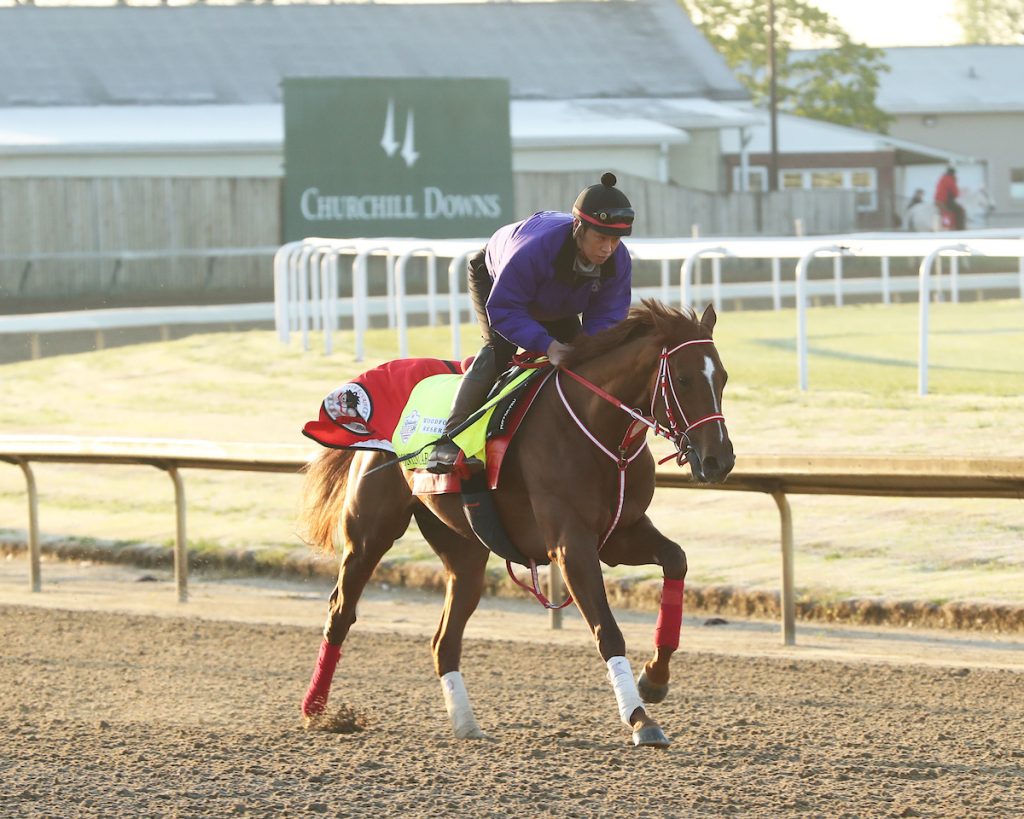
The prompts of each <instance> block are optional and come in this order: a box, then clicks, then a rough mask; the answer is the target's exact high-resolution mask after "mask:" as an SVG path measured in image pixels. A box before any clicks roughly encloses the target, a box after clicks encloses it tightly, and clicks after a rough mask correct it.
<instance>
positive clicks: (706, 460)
mask: <svg viewBox="0 0 1024 819" xmlns="http://www.w3.org/2000/svg"><path fill="white" fill-rule="evenodd" d="M716 449H718V450H720V451H718V452H708V453H705V454H704V457H701V454H700V453H699V452H698V451H697V450H696V449H690V450H689V451H688V452H687V458H688V461H689V463H690V471H691V473H692V474H693V478H694V480H696V481H698V482H699V483H721V482H722V481H724V480H725V479H726V478H727V477H729V473H730V472H732V468H733V467H734V466H736V456H735V454H734V453H733V450H732V441H729V440H726V441H725V442H724V443H723V445H722V446H720V447H716Z"/></svg>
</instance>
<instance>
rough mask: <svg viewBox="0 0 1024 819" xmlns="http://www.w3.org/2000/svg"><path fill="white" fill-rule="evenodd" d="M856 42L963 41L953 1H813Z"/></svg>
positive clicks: (924, 43)
mask: <svg viewBox="0 0 1024 819" xmlns="http://www.w3.org/2000/svg"><path fill="white" fill-rule="evenodd" d="M811 2H813V3H814V4H815V5H816V6H817V7H818V8H820V9H821V10H822V11H825V12H828V13H829V14H831V15H832V16H833V17H834V18H835V19H836V20H837V21H838V22H839V24H840V25H841V26H842V27H843V28H844V29H845V30H846V33H847V34H849V35H850V37H852V38H853V39H854V40H856V41H857V42H861V43H864V44H865V45H869V46H923V45H950V44H952V43H958V42H961V41H962V36H963V34H962V32H961V30H960V26H959V25H958V24H957V22H956V19H955V18H954V17H953V7H954V0H811Z"/></svg>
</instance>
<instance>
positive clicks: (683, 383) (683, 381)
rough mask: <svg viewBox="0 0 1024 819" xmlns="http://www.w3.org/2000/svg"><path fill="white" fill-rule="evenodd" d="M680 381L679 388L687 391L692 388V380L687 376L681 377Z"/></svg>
mask: <svg viewBox="0 0 1024 819" xmlns="http://www.w3.org/2000/svg"><path fill="white" fill-rule="evenodd" d="M678 380H679V386H680V387H681V388H682V389H684V390H687V389H689V388H690V379H689V378H687V377H686V376H685V375H681V376H679V379H678Z"/></svg>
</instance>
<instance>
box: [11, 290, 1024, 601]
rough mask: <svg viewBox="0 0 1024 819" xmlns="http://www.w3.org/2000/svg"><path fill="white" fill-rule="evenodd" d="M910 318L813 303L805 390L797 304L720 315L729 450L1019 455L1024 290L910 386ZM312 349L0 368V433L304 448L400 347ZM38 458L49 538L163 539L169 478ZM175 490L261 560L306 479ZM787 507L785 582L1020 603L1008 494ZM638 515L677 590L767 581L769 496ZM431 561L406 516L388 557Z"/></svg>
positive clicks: (424, 344)
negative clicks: (921, 383) (332, 400)
mask: <svg viewBox="0 0 1024 819" xmlns="http://www.w3.org/2000/svg"><path fill="white" fill-rule="evenodd" d="M917 321H918V312H917V305H916V304H896V305H890V306H878V305H876V306H854V307H845V308H842V309H835V308H814V309H811V310H810V311H809V315H808V322H807V328H808V342H809V351H810V355H809V382H810V389H809V391H807V392H800V391H799V390H798V389H797V388H796V380H797V365H796V351H795V329H796V316H795V313H794V312H793V311H792V310H784V311H778V312H772V311H763V312H743V313H739V312H726V313H722V314H721V315H720V316H719V320H718V327H717V329H716V339H717V343H718V347H719V350H720V352H721V355H722V358H723V360H724V362H725V364H726V367H727V368H728V370H729V372H730V381H729V386H728V388H727V391H726V397H725V407H724V411H725V415H726V418H727V420H728V424H729V429H730V433H731V435H732V438H733V441H734V443H735V445H736V449H737V451H738V452H739V453H740V454H741V455H742V454H743V453H775V454H810V455H814V454H828V453H862V454H870V455H882V456H885V455H892V456H894V457H898V456H899V455H900V454H916V455H933V456H943V455H949V456H957V457H978V458H984V457H989V456H1017V457H1022V458H1024V399H1022V397H1021V396H1024V303H1022V302H1021V301H1017V300H1013V301H991V302H970V303H962V304H957V305H953V304H948V303H940V304H935V305H933V308H932V313H931V329H932V333H931V341H930V359H931V365H932V366H931V370H930V379H929V381H930V387H931V389H930V393H929V395H927V396H924V397H921V396H919V395H917ZM311 341H312V343H311V349H310V350H309V351H303V350H302V349H301V348H300V343H299V339H298V337H297V336H296V337H293V338H292V341H291V343H290V344H289V345H287V346H284V345H281V344H280V343H279V342H278V340H277V337H276V335H275V334H274V333H271V332H263V331H259V332H245V333H233V334H229V333H219V334H208V335H198V336H190V337H188V338H184V339H179V340H176V341H171V342H166V343H153V344H144V345H137V346H132V347H121V348H114V349H106V350H102V351H95V352H90V353H83V354H80V355H68V356H60V357H54V358H48V359H42V360H39V361H25V362H19V363H14V364H7V365H2V366H0V384H2V385H3V395H4V397H5V399H6V400H4V401H3V402H0V432H2V433H3V434H70V435H87V436H90V435H124V436H140V437H170V438H200V439H209V440H214V441H259V442H275V443H296V444H300V443H307V442H306V439H304V438H302V436H301V435H300V430H301V427H302V425H303V423H305V421H307V420H309V419H311V418H313V417H315V416H316V413H317V411H318V408H319V405H320V402H321V400H322V398H323V396H324V395H325V394H326V393H327V392H328V391H330V390H331V389H332V388H333V387H335V386H336V385H338V384H339V383H342V382H344V381H346V380H348V379H349V378H350V377H351V376H353V375H355V374H357V373H358V372H360V371H362V370H364V369H368V368H369V367H371V366H374V365H376V364H378V363H380V362H382V361H385V360H388V359H390V358H394V357H396V356H397V349H398V343H397V337H396V334H395V332H394V331H390V330H386V329H377V330H372V331H370V332H369V333H368V335H367V338H366V349H367V355H366V359H365V360H364V361H362V362H356V361H355V360H354V357H353V355H352V353H351V350H352V349H353V346H354V339H353V335H352V333H351V332H343V333H340V334H337V335H336V336H335V339H334V342H335V350H337V351H338V352H336V353H335V354H334V355H332V356H330V357H328V356H325V355H324V354H323V352H322V339H321V338H320V337H319V336H318V335H316V334H314V335H313V336H312V337H311ZM461 341H462V354H463V356H465V355H468V354H470V353H472V352H474V351H475V348H476V346H477V343H478V335H477V329H476V327H475V326H471V325H465V326H463V327H462V328H461ZM410 349H411V350H412V351H413V354H414V355H431V356H442V357H448V356H449V355H450V335H449V329H448V328H446V327H436V328H414V329H412V330H411V331H410ZM660 443H661V442H659V444H660ZM35 472H36V477H37V482H38V485H39V490H40V493H41V496H42V501H41V510H40V526H41V528H42V530H43V532H44V533H48V534H63V535H74V536H77V537H79V538H84V537H91V538H96V539H102V540H107V539H114V540H118V539H120V540H125V541H143V542H149V543H169V542H171V541H173V536H174V517H173V491H172V486H171V483H170V481H169V480H168V478H167V477H166V475H164V474H163V473H161V472H159V471H157V470H154V469H151V468H148V467H130V466H124V467H96V466H87V465H65V464H39V465H36V467H35ZM185 483H186V495H187V498H188V500H189V521H188V525H189V536H190V542H191V544H192V546H193V548H198V549H200V550H201V551H202V552H203V553H209V552H211V550H213V551H215V550H216V549H219V548H223V549H233V550H238V549H242V550H253V551H255V552H257V553H259V554H260V555H261V556H262V558H265V559H267V560H271V561H272V560H275V559H283V557H284V556H286V555H288V554H292V553H294V551H295V550H296V549H304V548H305V547H304V546H303V545H302V544H301V543H300V541H299V539H298V537H297V535H296V532H295V520H296V513H297V509H298V503H299V495H300V492H301V478H300V477H298V476H287V475H261V474H246V473H230V472H211V471H187V472H186V473H185ZM791 504H792V506H793V513H794V528H795V535H796V540H797V565H796V577H797V584H798V586H799V587H801V588H804V589H816V590H820V589H826V590H828V594H829V595H833V596H836V597H842V596H849V595H858V596H863V595H869V594H874V595H882V596H889V597H903V598H915V599H952V600H962V599H975V600H976V599H1010V600H1015V601H1019V602H1024V548H1022V546H1024V538H1022V533H1024V501H974V500H941V501H940V500H934V499H919V500H914V499H904V498H891V499H890V498H829V497H808V496H798V497H794V498H791ZM651 516H652V518H653V519H654V520H655V522H656V523H657V524H658V525H659V526H660V527H661V528H663V529H664V531H666V533H668V534H669V536H671V537H673V538H675V539H676V540H678V541H679V542H680V543H682V544H683V545H684V547H685V548H686V550H687V554H688V557H689V563H690V580H691V582H694V583H705V584H707V583H716V584H719V583H729V584H733V585H738V586H744V587H757V588H776V587H777V586H778V571H779V566H778V562H779V561H778V537H779V535H778V516H777V512H776V510H775V507H774V504H773V503H772V501H771V499H770V498H767V497H766V496H760V495H748V494H745V493H714V492H685V491H673V490H665V491H662V492H659V493H658V495H657V496H656V498H655V501H654V503H653V504H652V509H651ZM25 518H26V513H25V497H24V482H23V478H22V476H21V473H20V470H18V469H16V468H12V469H2V468H0V528H3V529H7V530H11V529H23V528H24V527H25V525H26V523H25ZM801 546H803V548H801ZM429 554H430V552H429V547H428V546H427V544H426V543H425V542H424V541H423V539H422V538H421V537H420V536H419V534H418V532H416V531H415V529H411V530H410V532H409V533H407V535H406V536H405V537H404V538H403V539H402V540H401V541H400V542H399V544H398V545H397V546H396V547H395V549H394V550H393V551H392V553H391V556H392V557H398V558H401V559H421V558H424V557H427V556H429ZM928 567H933V568H928ZM934 567H941V568H940V569H939V570H936V569H935V568H934ZM629 572H630V574H631V575H635V574H636V572H637V570H636V569H631V570H629ZM655 573H656V570H651V571H649V572H647V574H648V575H651V576H653V575H654V574H655ZM641 574H643V572H641Z"/></svg>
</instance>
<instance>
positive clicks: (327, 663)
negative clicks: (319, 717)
mask: <svg viewBox="0 0 1024 819" xmlns="http://www.w3.org/2000/svg"><path fill="white" fill-rule="evenodd" d="M340 658H341V646H332V645H331V644H330V643H328V642H327V641H326V640H324V641H323V642H322V643H321V644H320V656H318V657H317V658H316V668H314V669H313V679H311V680H310V681H309V690H308V691H306V696H305V699H303V700H302V713H303V714H305V715H306V716H307V717H311V716H314V715H316V714H322V713H323V712H324V710H326V708H327V696H328V695H329V694H330V693H331V680H333V679H334V669H335V668H337V666H338V660H339V659H340Z"/></svg>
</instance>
